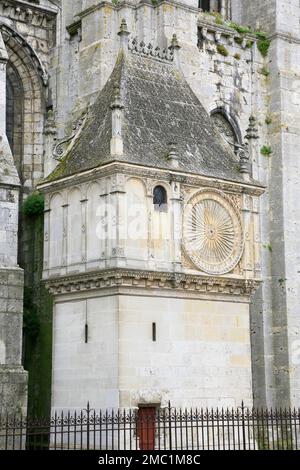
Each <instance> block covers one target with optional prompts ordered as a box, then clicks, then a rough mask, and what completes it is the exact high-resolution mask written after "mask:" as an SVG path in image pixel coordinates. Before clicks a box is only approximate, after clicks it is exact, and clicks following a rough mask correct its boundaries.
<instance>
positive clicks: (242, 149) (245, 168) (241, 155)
mask: <svg viewBox="0 0 300 470" xmlns="http://www.w3.org/2000/svg"><path fill="white" fill-rule="evenodd" d="M237 156H238V159H239V162H240V172H241V173H242V174H243V176H244V179H245V180H248V179H249V175H250V155H249V149H248V144H245V145H240V146H239V147H238V149H237Z"/></svg>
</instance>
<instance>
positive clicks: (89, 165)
mask: <svg viewBox="0 0 300 470" xmlns="http://www.w3.org/2000/svg"><path fill="white" fill-rule="evenodd" d="M116 85H118V87H119V88H120V93H121V99H122V102H123V104H124V111H123V112H124V119H123V123H122V138H123V143H124V153H123V155H122V156H118V161H123V162H128V163H134V164H139V165H144V166H148V167H154V168H165V169H171V164H170V162H169V161H168V159H167V158H166V155H167V154H168V148H169V143H170V142H176V144H177V153H178V156H179V170H184V171H186V172H189V173H194V174H200V175H204V176H213V177H216V178H220V179H225V180H232V181H243V178H242V175H241V174H240V173H239V170H238V164H237V163H238V162H237V159H236V156H235V154H234V152H233V151H232V150H231V148H230V147H229V146H228V145H227V144H226V143H225V141H224V140H223V138H222V137H221V135H220V133H219V131H218V130H217V128H216V127H215V125H214V123H213V121H212V119H211V117H210V116H209V115H208V113H207V112H206V111H205V109H204V107H203V106H202V104H201V103H200V101H199V100H198V98H197V97H196V95H195V94H194V92H193V91H192V89H191V88H190V86H189V85H188V83H187V82H186V80H185V79H184V77H183V75H182V73H181V72H180V71H179V70H178V69H177V68H175V66H174V65H173V64H172V63H165V62H162V61H158V60H156V59H154V58H148V57H142V56H140V55H137V54H133V53H131V52H129V53H128V54H126V55H125V54H124V53H123V52H120V54H119V56H118V58H117V61H116V64H115V67H114V70H113V72H112V74H111V76H110V78H109V79H108V81H107V83H106V85H105V86H104V88H103V89H102V90H101V91H100V92H99V95H98V98H97V99H96V101H95V103H94V104H93V105H92V106H91V109H90V111H89V113H88V117H87V120H86V122H85V124H84V128H83V129H82V132H81V134H80V137H79V138H78V140H77V142H76V143H75V145H73V147H72V149H71V150H70V152H69V153H68V154H67V155H66V156H65V157H64V159H63V161H62V162H61V163H60V164H59V165H58V167H57V168H56V169H55V170H54V172H53V173H52V174H51V175H50V176H49V177H48V178H47V180H48V181H53V180H56V179H61V178H62V177H65V176H70V175H72V174H77V173H80V172H82V171H85V170H89V169H93V168H96V167H99V166H101V165H103V164H105V163H108V162H111V161H114V160H115V157H114V156H112V155H111V154H110V139H111V136H112V119H111V112H112V111H111V108H110V106H111V104H112V102H113V100H114V91H115V86H116Z"/></svg>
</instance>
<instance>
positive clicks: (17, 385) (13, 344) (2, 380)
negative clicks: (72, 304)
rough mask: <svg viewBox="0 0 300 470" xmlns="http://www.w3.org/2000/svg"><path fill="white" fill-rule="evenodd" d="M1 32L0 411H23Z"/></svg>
mask: <svg viewBox="0 0 300 470" xmlns="http://www.w3.org/2000/svg"><path fill="white" fill-rule="evenodd" d="M7 61H8V55H7V52H6V49H5V45H4V42H3V39H2V35H1V32H0V116H1V119H0V414H1V413H2V412H12V411H17V412H21V411H22V412H23V413H25V412H26V408H27V373H26V372H25V371H24V369H23V367H22V364H21V359H22V323H23V318H22V316H23V271H22V270H21V269H20V268H19V267H18V265H17V254H18V213H19V207H18V205H19V184H20V183H19V178H18V174H17V170H16V167H15V165H14V161H13V156H12V153H11V150H10V146H9V143H8V140H7V136H6V122H5V115H6V64H7Z"/></svg>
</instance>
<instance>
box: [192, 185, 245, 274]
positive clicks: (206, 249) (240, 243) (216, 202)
mask: <svg viewBox="0 0 300 470" xmlns="http://www.w3.org/2000/svg"><path fill="white" fill-rule="evenodd" d="M183 245H184V249H185V252H186V254H187V255H188V257H189V258H190V260H191V261H192V262H193V263H194V265H195V266H197V268H198V269H200V270H201V271H204V272H205V273H207V274H214V275H218V274H225V273H228V272H230V271H232V270H233V269H234V268H235V266H236V265H237V264H238V262H239V260H240V258H241V256H242V253H243V249H244V237H243V229H242V224H241V219H240V215H239V212H238V209H236V208H235V207H234V206H233V205H232V204H231V202H230V201H229V200H228V199H227V197H226V196H225V195H223V194H222V193H221V192H219V191H213V190H208V191H207V190H204V191H200V192H198V193H196V194H194V196H192V198H191V199H190V200H189V202H188V203H187V205H186V207H185V211H184V219H183Z"/></svg>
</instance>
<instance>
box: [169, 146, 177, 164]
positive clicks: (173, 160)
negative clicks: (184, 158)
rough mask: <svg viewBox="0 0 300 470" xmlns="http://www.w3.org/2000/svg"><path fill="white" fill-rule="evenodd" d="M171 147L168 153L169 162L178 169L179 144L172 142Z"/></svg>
mask: <svg viewBox="0 0 300 470" xmlns="http://www.w3.org/2000/svg"><path fill="white" fill-rule="evenodd" d="M168 146H169V153H168V161H169V162H170V163H171V165H172V166H173V167H174V168H178V166H179V156H178V153H177V144H176V143H175V142H170V143H169V144H168Z"/></svg>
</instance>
